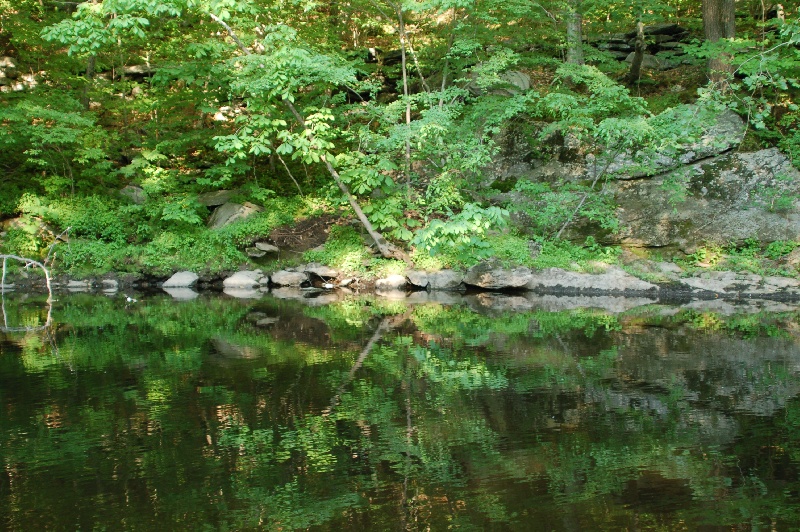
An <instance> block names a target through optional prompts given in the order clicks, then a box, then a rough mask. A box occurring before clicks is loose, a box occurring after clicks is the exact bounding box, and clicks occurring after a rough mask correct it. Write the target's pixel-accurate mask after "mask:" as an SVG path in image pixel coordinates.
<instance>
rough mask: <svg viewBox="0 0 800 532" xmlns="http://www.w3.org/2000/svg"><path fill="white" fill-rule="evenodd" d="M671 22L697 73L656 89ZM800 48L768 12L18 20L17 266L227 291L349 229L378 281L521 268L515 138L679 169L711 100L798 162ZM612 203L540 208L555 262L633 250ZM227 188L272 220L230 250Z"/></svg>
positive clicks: (464, 1)
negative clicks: (373, 251)
mask: <svg viewBox="0 0 800 532" xmlns="http://www.w3.org/2000/svg"><path fill="white" fill-rule="evenodd" d="M666 23H670V24H679V25H680V26H681V27H683V28H686V29H687V30H688V31H689V34H690V37H691V38H690V39H688V40H687V42H686V43H685V44H683V45H681V53H682V54H683V53H684V52H685V55H681V59H680V64H679V65H677V67H676V68H673V69H671V70H668V71H664V72H660V71H657V70H647V69H645V68H643V67H642V55H643V53H644V51H645V50H646V48H647V46H649V45H650V44H651V43H652V42H653V39H654V36H653V35H648V34H647V32H646V31H645V28H646V27H647V26H648V25H653V24H666ZM612 34H627V36H628V37H626V38H628V39H634V41H635V50H636V51H635V53H633V54H632V57H631V62H630V63H628V62H622V61H618V60H617V59H616V58H615V57H614V55H613V53H612V51H611V50H608V49H603V47H598V46H595V45H596V44H597V42H598V41H599V40H601V39H602V38H603V37H604V36H606V37H607V36H609V35H612ZM799 43H800V25H799V24H798V21H797V18H796V13H794V12H790V11H789V10H788V9H787V10H784V8H783V7H782V6H780V5H771V4H765V3H764V2H763V1H762V2H756V1H752V0H748V1H739V2H734V0H705V1H704V2H702V6H701V5H700V3H699V2H690V1H687V0H663V1H649V2H643V1H640V0H542V1H541V2H536V1H533V0H425V1H419V0H351V1H348V2H317V1H314V0H275V1H268V0H90V1H86V2H57V1H52V0H0V56H4V58H3V62H2V65H0V66H2V67H3V69H2V76H3V77H0V90H2V92H0V149H1V150H2V156H0V169H1V171H0V187H2V188H0V191H1V193H0V220H5V222H4V231H3V238H2V242H0V252H2V253H7V254H17V255H22V256H26V257H35V258H40V259H43V258H44V257H45V256H47V257H48V259H49V261H50V263H51V264H52V263H53V261H55V267H56V268H62V269H64V270H71V271H109V270H114V271H131V272H141V271H145V272H151V273H156V274H159V273H161V274H163V273H168V272H169V271H174V270H176V269H192V270H195V271H198V272H201V271H202V272H215V271H220V270H224V269H234V268H237V267H239V266H241V265H242V264H243V263H246V262H247V261H248V260H249V259H248V257H247V256H246V254H245V253H244V250H245V249H246V248H247V247H248V246H251V245H252V244H253V242H255V241H257V240H263V239H265V238H266V237H267V235H269V234H270V232H271V231H272V230H273V229H274V228H276V227H278V226H281V225H284V224H292V223H294V222H295V221H296V220H297V219H300V218H303V217H308V216H316V215H320V214H328V215H330V214H333V215H334V216H337V217H339V216H340V217H341V220H342V222H341V223H339V224H338V225H337V226H335V227H334V229H333V230H332V237H331V238H332V239H334V240H335V241H336V242H332V243H331V245H330V246H329V247H328V248H326V249H327V253H328V254H329V255H330V254H331V253H336V252H337V250H338V252H341V251H342V250H343V249H349V248H348V247H347V246H348V245H349V244H348V243H349V242H351V241H353V239H354V238H355V235H357V234H358V232H359V231H363V232H366V233H369V234H370V236H371V237H372V238H371V240H372V241H374V242H375V246H376V247H377V249H378V251H379V254H380V255H381V256H382V257H375V258H370V257H367V258H366V259H364V260H371V261H373V263H374V265H376V267H384V266H385V265H386V264H392V261H397V260H402V261H408V260H409V259H410V260H413V261H414V262H415V263H416V264H417V265H421V266H423V267H425V266H437V265H438V266H453V265H459V264H465V263H469V262H470V261H474V260H478V259H480V258H481V257H485V256H490V255H501V256H506V257H507V258H512V259H513V257H514V256H515V253H516V254H520V253H522V254H524V253H525V252H526V250H527V247H528V246H529V245H530V244H531V242H529V241H528V239H523V238H518V237H516V236H515V235H514V234H513V230H509V229H507V227H506V226H507V220H508V214H509V211H508V209H509V207H510V206H509V205H497V204H493V203H490V202H489V201H488V198H489V194H490V193H491V192H497V190H494V189H491V188H488V187H486V186H485V183H486V181H485V180H484V176H485V173H486V172H487V168H488V167H489V166H490V163H491V162H492V161H493V160H494V159H495V158H496V157H497V156H498V153H499V151H500V145H499V144H500V141H499V139H501V138H503V137H504V136H507V135H508V134H509V132H513V133H514V134H520V135H523V136H526V137H527V138H528V139H530V142H531V145H532V146H542V148H541V151H542V154H535V155H537V156H539V155H541V156H546V151H547V148H546V147H547V143H546V142H545V140H546V139H550V138H552V137H553V135H554V133H557V134H558V135H560V136H562V137H570V138H572V139H575V140H577V141H578V142H579V143H580V144H581V145H582V146H586V147H587V148H586V151H594V152H596V153H598V154H600V153H602V152H615V151H619V150H624V149H634V148H640V147H642V146H647V147H650V148H652V149H656V150H659V149H665V150H666V149H669V147H670V146H672V145H674V144H675V143H676V142H679V141H681V140H682V138H681V137H682V135H683V136H685V135H687V134H688V133H687V132H684V131H680V130H677V128H676V127H675V125H674V124H670V123H668V122H665V121H664V120H658V113H660V112H662V111H664V110H665V109H669V108H671V107H674V106H676V105H678V104H681V103H695V102H696V103H698V104H700V105H702V106H706V107H708V108H712V109H721V108H731V109H733V110H734V111H736V112H737V113H739V114H740V115H741V116H742V117H744V118H745V119H746V120H747V122H748V126H749V130H748V136H747V139H746V141H745V142H746V144H747V145H749V146H750V147H752V148H758V147H761V146H778V147H779V148H780V149H781V150H783V151H784V153H786V154H788V155H789V156H790V157H791V158H792V159H793V161H794V163H795V165H798V164H800V129H798V127H797V123H798V121H800V110H798V107H797V105H796V104H795V103H794V102H795V99H796V97H797V93H798V81H797V76H798V72H800V70H798V65H800V51H799V48H798V46H799ZM520 74H524V75H525V76H526V77H528V78H529V79H530V87H525V86H520V84H519V83H515V82H514V79H515V78H514V76H517V75H520ZM671 126H672V127H671ZM603 179H613V175H608V176H604V177H603ZM595 185H596V183H583V184H571V185H569V186H566V185H565V186H563V187H559V186H553V187H543V188H541V189H538V188H537V189H536V190H533V192H534V193H537V194H540V195H541V196H542V198H543V201H548V202H549V206H550V207H552V209H551V210H550V211H547V212H548V213H550V214H548V215H547V217H542V219H541V220H540V225H541V228H540V229H541V230H540V231H539V233H540V234H539V235H538V236H537V237H536V238H537V240H538V242H536V245H539V246H541V247H543V248H545V249H556V250H562V251H563V250H568V252H569V253H571V254H573V255H574V254H576V253H577V254H580V253H594V252H598V253H608V251H607V250H605V249H603V248H602V246H599V245H598V244H597V243H596V242H595V241H590V242H589V243H588V247H580V246H578V247H575V246H574V245H572V244H569V243H565V242H561V241H560V240H559V238H561V237H562V230H563V223H570V222H571V221H572V220H573V218H574V217H582V216H583V217H595V218H597V219H599V220H601V221H602V222H603V223H605V224H606V225H607V226H608V227H609V228H611V229H613V225H614V223H613V205H608V204H607V203H608V202H607V201H605V200H604V199H603V198H602V197H601V195H600V192H599V189H600V187H596V186H595ZM126 186H128V187H137V188H135V190H137V191H139V189H140V192H141V197H140V198H137V199H138V200H139V201H132V200H131V198H130V197H126V196H124V195H121V194H120V191H121V190H122V189H124V188H125V187H126ZM520 186H524V185H520ZM527 186H530V184H528V185H527ZM534 188H536V187H534ZM222 189H224V190H234V191H235V195H234V200H235V201H238V202H240V203H243V202H251V203H253V204H257V205H260V206H263V207H264V210H263V211H261V212H259V213H257V214H255V215H253V216H250V217H248V218H247V219H244V220H240V221H238V222H236V223H234V224H231V225H229V226H226V227H224V228H222V229H215V230H211V229H208V228H207V227H206V219H207V217H208V214H209V212H208V208H207V207H206V206H205V205H204V204H203V203H201V201H199V198H200V197H201V195H202V194H205V193H208V192H212V191H216V190H222ZM529 192H530V191H529ZM137 193H138V192H137ZM354 217H355V218H357V220H358V221H357V222H355V223H350V222H354V220H353V218H354ZM545 218H548V219H545ZM553 220H562V221H564V222H563V223H562V222H559V223H558V224H554V223H553ZM548 222H549V223H548ZM354 228H355V229H354ZM56 239H59V240H63V241H65V242H68V245H64V246H60V247H59V248H58V251H57V252H55V253H53V254H52V255H50V254H48V251H51V250H52V249H51V246H52V244H53V242H54V241H56ZM337 239H338V240H337ZM578 244H579V245H583V244H584V243H583V242H579V243H578ZM571 246H572V247H571ZM360 247H361V248H363V246H360ZM313 253H316V255H315V256H313V257H312V258H315V259H320V260H323V261H324V260H326V259H330V258H331V257H330V256H326V255H325V252H320V251H316V252H312V254H313ZM340 254H341V253H340ZM504 254H505V255H504ZM340 258H341V257H340ZM364 260H362V258H359V259H358V260H355V261H354V262H353V264H354V265H355V266H358V267H361V266H362V265H363V264H364ZM381 265H384V266H381Z"/></svg>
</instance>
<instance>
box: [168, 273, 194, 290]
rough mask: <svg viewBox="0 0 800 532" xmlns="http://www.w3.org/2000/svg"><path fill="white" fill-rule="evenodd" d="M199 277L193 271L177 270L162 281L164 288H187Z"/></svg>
mask: <svg viewBox="0 0 800 532" xmlns="http://www.w3.org/2000/svg"><path fill="white" fill-rule="evenodd" d="M199 278H200V277H199V276H198V275H197V274H196V273H194V272H178V273H176V274H174V275H173V276H172V277H170V278H169V279H167V280H166V281H164V284H163V285H162V286H163V287H164V288H189V287H191V286H194V285H195V283H197V280H198V279H199Z"/></svg>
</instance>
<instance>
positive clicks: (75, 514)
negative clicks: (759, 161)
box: [0, 295, 800, 531]
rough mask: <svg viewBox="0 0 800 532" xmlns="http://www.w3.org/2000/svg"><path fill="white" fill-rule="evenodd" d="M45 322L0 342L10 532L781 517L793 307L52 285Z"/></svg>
mask: <svg viewBox="0 0 800 532" xmlns="http://www.w3.org/2000/svg"><path fill="white" fill-rule="evenodd" d="M4 310H5V317H4V318H5V320H6V321H7V322H11V323H15V324H21V325H25V326H29V327H36V326H37V325H39V324H41V323H42V322H43V321H44V320H45V316H46V312H45V310H44V303H43V301H42V300H41V299H36V298H27V299H26V298H22V297H19V296H17V298H16V299H15V298H11V299H9V298H6V301H5V309H4ZM52 317H53V324H52V326H50V327H48V328H46V329H44V330H36V331H28V332H9V333H5V334H0V528H2V529H5V530H26V531H27V530H292V529H320V530H328V529H330V530H349V529H374V530H402V529H412V530H417V529H432V530H445V529H448V528H460V529H465V530H469V529H499V530H504V529H510V530H624V529H628V530H770V529H773V530H792V529H797V528H798V527H800V477H798V465H800V397H798V394H800V328H798V323H799V322H798V318H799V317H800V314H798V313H796V312H784V313H761V314H752V313H742V314H733V315H728V316H724V315H721V314H719V313H715V312H709V311H705V312H704V311H697V310H687V309H680V308H675V307H668V306H648V307H644V308H639V309H634V310H631V311H628V312H625V313H623V314H611V313H608V312H604V311H601V310H591V309H580V308H579V309H573V310H565V311H560V312H553V311H548V310H545V309H528V310H526V311H523V312H502V311H497V310H494V311H491V310H488V311H476V310H474V309H473V308H471V307H470V306H469V305H467V304H455V305H444V306H443V305H435V304H426V305H409V304H407V303H405V302H402V301H386V300H381V299H376V298H362V299H352V300H345V301H340V302H336V303H333V304H329V305H320V306H309V305H307V304H303V303H300V302H297V301H284V300H278V299H273V298H271V297H269V296H266V297H264V298H262V299H259V300H237V299H233V298H229V297H225V296H219V295H203V296H201V297H200V298H199V299H195V300H192V301H173V300H172V299H171V298H169V297H166V296H150V297H145V298H142V299H140V300H139V301H138V302H136V303H126V301H125V299H124V297H122V296H111V297H109V296H92V295H69V296H68V295H63V296H61V297H60V298H59V301H57V302H56V303H55V305H54V307H53V309H52Z"/></svg>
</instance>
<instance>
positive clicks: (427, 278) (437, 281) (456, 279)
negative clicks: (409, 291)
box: [406, 270, 464, 290]
mask: <svg viewBox="0 0 800 532" xmlns="http://www.w3.org/2000/svg"><path fill="white" fill-rule="evenodd" d="M406 278H407V279H408V282H409V283H411V284H412V285H414V286H418V287H420V288H428V289H430V290H458V289H459V288H461V286H462V285H463V282H464V275H463V274H461V273H458V272H455V271H453V270H440V271H436V272H426V271H423V270H408V271H407V272H406Z"/></svg>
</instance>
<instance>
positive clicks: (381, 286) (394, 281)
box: [375, 274, 408, 290]
mask: <svg viewBox="0 0 800 532" xmlns="http://www.w3.org/2000/svg"><path fill="white" fill-rule="evenodd" d="M407 284H408V281H407V280H406V276H405V275H399V274H393V275H389V276H388V277H384V278H383V279H378V280H377V281H375V289H376V290H400V289H402V288H405V287H406V285H407Z"/></svg>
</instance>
